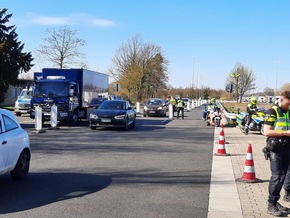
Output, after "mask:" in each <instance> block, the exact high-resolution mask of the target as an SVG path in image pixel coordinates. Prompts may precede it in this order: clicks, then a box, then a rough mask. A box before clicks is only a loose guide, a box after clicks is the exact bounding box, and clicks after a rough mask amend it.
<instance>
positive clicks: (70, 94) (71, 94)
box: [69, 89, 75, 97]
mask: <svg viewBox="0 0 290 218" xmlns="http://www.w3.org/2000/svg"><path fill="white" fill-rule="evenodd" d="M74 93H75V90H74V89H70V90H69V96H70V97H73V96H74Z"/></svg>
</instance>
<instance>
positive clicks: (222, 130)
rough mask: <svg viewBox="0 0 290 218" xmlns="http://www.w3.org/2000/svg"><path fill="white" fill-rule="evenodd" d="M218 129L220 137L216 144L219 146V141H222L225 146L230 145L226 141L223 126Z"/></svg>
mask: <svg viewBox="0 0 290 218" xmlns="http://www.w3.org/2000/svg"><path fill="white" fill-rule="evenodd" d="M220 128H221V131H220V137H219V140H218V143H219V144H221V141H224V143H225V144H230V143H229V142H227V141H226V137H225V126H224V124H221V126H220Z"/></svg>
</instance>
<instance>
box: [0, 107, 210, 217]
mask: <svg viewBox="0 0 290 218" xmlns="http://www.w3.org/2000/svg"><path fill="white" fill-rule="evenodd" d="M200 114H201V111H200V110H199V109H195V110H194V111H193V112H190V113H186V115H187V117H186V119H185V120H174V121H171V122H170V121H168V120H166V119H164V118H152V117H151V118H143V117H141V116H140V117H138V121H137V127H136V129H130V130H129V131H127V132H124V131H121V130H114V129H109V130H96V131H92V130H90V129H89V128H88V127H87V126H86V125H83V126H80V127H61V129H60V130H57V131H56V130H48V131H47V132H46V133H43V134H35V133H31V130H32V129H30V127H31V123H29V120H28V118H27V117H26V118H25V117H21V118H20V121H21V122H22V123H23V126H24V127H25V128H27V130H28V132H30V139H31V147H32V152H33V157H32V161H31V172H30V175H29V177H28V178H27V179H26V180H24V181H21V182H14V181H12V180H11V179H10V177H9V175H4V176H1V177H0V193H1V197H0V217H21V218H23V217H29V218H31V217H69V218H71V217H86V218H87V217H110V218H112V217H198V218H202V217H206V216H207V210H208V196H209V185H210V184H209V183H210V173H211V165H212V144H213V130H214V129H213V128H212V127H207V126H205V124H204V123H203V122H202V121H201V120H200Z"/></svg>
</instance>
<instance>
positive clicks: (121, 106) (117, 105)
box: [99, 101, 126, 110]
mask: <svg viewBox="0 0 290 218" xmlns="http://www.w3.org/2000/svg"><path fill="white" fill-rule="evenodd" d="M99 109H101V110H125V109H126V103H125V102H122V101H104V102H103V103H102V104H101V106H100V107H99Z"/></svg>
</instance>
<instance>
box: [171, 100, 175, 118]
mask: <svg viewBox="0 0 290 218" xmlns="http://www.w3.org/2000/svg"><path fill="white" fill-rule="evenodd" d="M170 104H171V105H172V107H173V117H174V111H175V110H176V108H175V107H176V100H175V98H173V97H172V96H171V99H170Z"/></svg>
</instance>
